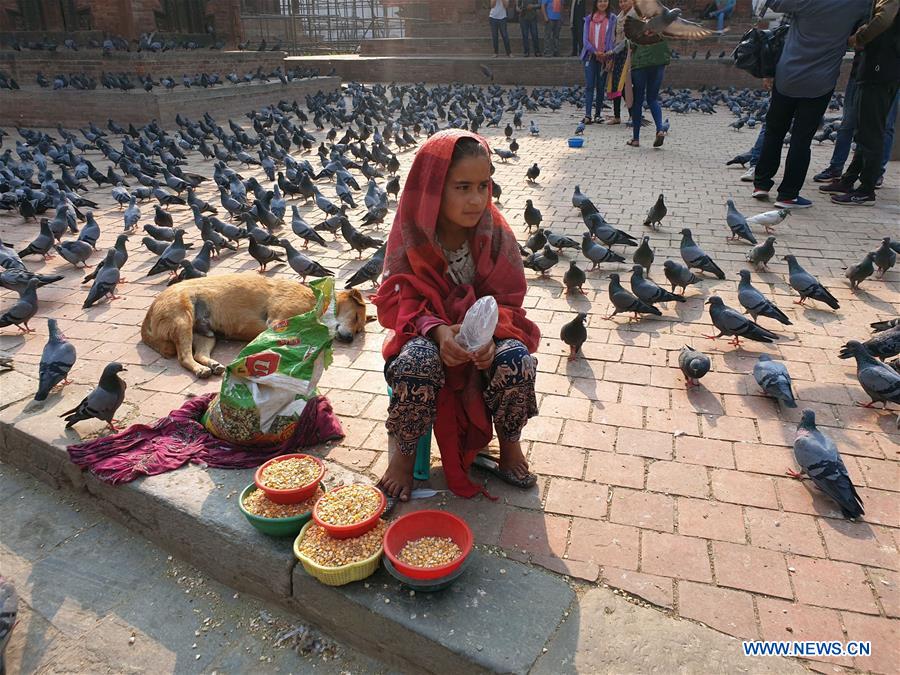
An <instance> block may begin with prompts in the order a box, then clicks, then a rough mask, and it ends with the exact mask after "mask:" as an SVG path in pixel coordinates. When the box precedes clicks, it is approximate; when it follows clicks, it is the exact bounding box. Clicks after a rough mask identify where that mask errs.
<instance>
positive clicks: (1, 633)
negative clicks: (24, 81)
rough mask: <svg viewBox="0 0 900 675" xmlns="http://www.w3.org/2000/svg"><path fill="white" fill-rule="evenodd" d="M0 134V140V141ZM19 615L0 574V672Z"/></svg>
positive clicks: (8, 582)
mask: <svg viewBox="0 0 900 675" xmlns="http://www.w3.org/2000/svg"><path fill="white" fill-rule="evenodd" d="M2 140H3V138H2V134H0V141H2ZM18 615H19V595H18V593H16V587H15V585H14V584H13V582H12V579H10V578H9V577H3V576H0V673H6V663H5V661H4V658H5V657H4V654H5V652H6V645H7V644H9V641H10V639H11V637H12V631H13V628H15V627H16V623H17V617H18Z"/></svg>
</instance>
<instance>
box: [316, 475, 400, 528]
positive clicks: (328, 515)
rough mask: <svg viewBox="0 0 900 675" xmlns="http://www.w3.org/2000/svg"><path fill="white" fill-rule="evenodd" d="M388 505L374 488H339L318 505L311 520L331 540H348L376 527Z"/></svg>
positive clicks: (356, 485)
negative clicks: (331, 538)
mask: <svg viewBox="0 0 900 675" xmlns="http://www.w3.org/2000/svg"><path fill="white" fill-rule="evenodd" d="M386 505H387V500H386V499H385V497H384V493H383V492H382V491H381V490H379V489H378V488H376V487H375V486H373V485H362V484H359V483H354V484H352V485H339V486H338V487H336V488H333V489H331V490H329V491H328V492H326V493H325V494H324V495H322V498H321V499H319V500H318V501H317V502H316V505H315V508H313V513H312V517H313V520H314V521H315V522H316V524H317V525H318V526H319V527H321V528H322V529H323V530H325V532H327V533H328V534H329V535H330V536H331V537H333V538H335V539H348V538H350V537H359V536H361V535H363V534H365V533H366V532H368V531H369V530H371V529H372V528H373V527H375V526H376V525H377V524H378V522H379V519H380V518H381V514H382V513H384V508H385V506H386Z"/></svg>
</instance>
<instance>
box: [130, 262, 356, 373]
mask: <svg viewBox="0 0 900 675" xmlns="http://www.w3.org/2000/svg"><path fill="white" fill-rule="evenodd" d="M336 295H337V304H336V312H335V319H336V321H337V326H336V329H335V336H336V337H337V339H338V340H340V341H341V342H352V341H353V336H354V335H356V334H357V333H360V332H362V331H363V330H364V329H365V325H366V302H365V300H364V299H363V296H362V294H361V293H360V292H359V291H357V290H356V289H352V290H349V291H337V292H336ZM313 307H315V296H314V295H313V292H312V289H310V288H309V286H305V285H303V284H301V283H299V282H297V281H291V280H287V279H270V278H268V277H264V276H261V275H259V274H253V273H250V272H247V273H244V274H221V275H216V276H210V277H203V278H202V279H190V280H188V281H182V282H181V283H179V284H177V285H175V286H171V287H169V288H167V289H166V290H164V291H163V292H162V293H160V294H159V295H158V296H157V297H156V299H155V300H154V301H153V304H152V305H150V308H149V309H148V310H147V315H146V316H145V317H144V323H143V325H142V326H141V338H142V339H143V341H144V343H145V344H146V345H148V346H149V347H152V348H153V349H155V350H156V351H158V352H159V353H160V354H162V355H163V356H165V357H167V358H171V357H173V356H178V362H179V363H180V364H181V365H182V366H184V367H185V368H187V369H188V370H190V371H191V372H192V373H194V375H196V376H197V377H202V378H206V377H209V376H210V375H212V374H213V373H215V374H216V375H221V374H222V373H224V372H225V366H223V365H222V364H221V363H218V362H216V361H214V360H213V359H212V358H210V353H211V352H212V350H213V347H215V344H216V335H219V336H221V337H223V338H225V339H228V340H243V341H245V342H250V341H251V340H253V339H254V338H255V337H256V336H257V335H259V334H260V333H261V332H263V331H264V330H265V329H266V327H267V322H269V321H273V320H277V319H288V318H290V317H292V316H296V315H298V314H303V313H305V312H308V311H310V310H311V309H313Z"/></svg>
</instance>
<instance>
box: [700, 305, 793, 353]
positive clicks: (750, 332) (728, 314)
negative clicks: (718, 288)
mask: <svg viewBox="0 0 900 675" xmlns="http://www.w3.org/2000/svg"><path fill="white" fill-rule="evenodd" d="M706 304H707V305H709V316H710V318H711V319H712V322H713V325H714V326H715V327H716V328H718V329H719V334H718V335H707V336H706V337H707V338H708V339H710V340H715V339H716V338H720V337H722V336H723V335H731V336H732V337H733V339H732V340H731V341H730V342H731V344H733V345H734V346H735V347H740V346H741V338H742V337H743V338H746V339H748V340H754V341H756V342H767V343H768V342H774V341H775V340H777V339H778V336H777V335H776V334H775V333H773V332H772V331H770V330H766V329H765V328H763V327H762V326H760V325H759V324H758V323H756V322H755V321H751V320H750V319H748V318H746V317H745V316H744V315H743V314H741V313H740V312H738V311H737V310H734V309H732V308H731V307H729V306H728V305H726V304H725V303H724V302H722V298H720V297H719V296H718V295H711V296H710V297H709V299H708V300H707V301H706Z"/></svg>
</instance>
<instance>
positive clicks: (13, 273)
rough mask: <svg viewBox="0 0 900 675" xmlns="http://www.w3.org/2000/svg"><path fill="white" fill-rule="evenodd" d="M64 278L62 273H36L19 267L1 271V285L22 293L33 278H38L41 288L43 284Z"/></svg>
mask: <svg viewBox="0 0 900 675" xmlns="http://www.w3.org/2000/svg"><path fill="white" fill-rule="evenodd" d="M63 278H64V277H63V275H62V274H35V273H34V272H29V271H28V270H23V269H19V268H14V269H9V270H6V269H5V270H3V271H2V272H0V287H2V288H6V289H8V290H10V291H15V292H16V293H21V292H22V291H24V290H25V288H26V287H27V286H28V282H29V281H31V280H32V279H37V282H38V288H40V287H41V286H46V285H47V284H52V283H55V282H57V281H60V280H61V279H63Z"/></svg>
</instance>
